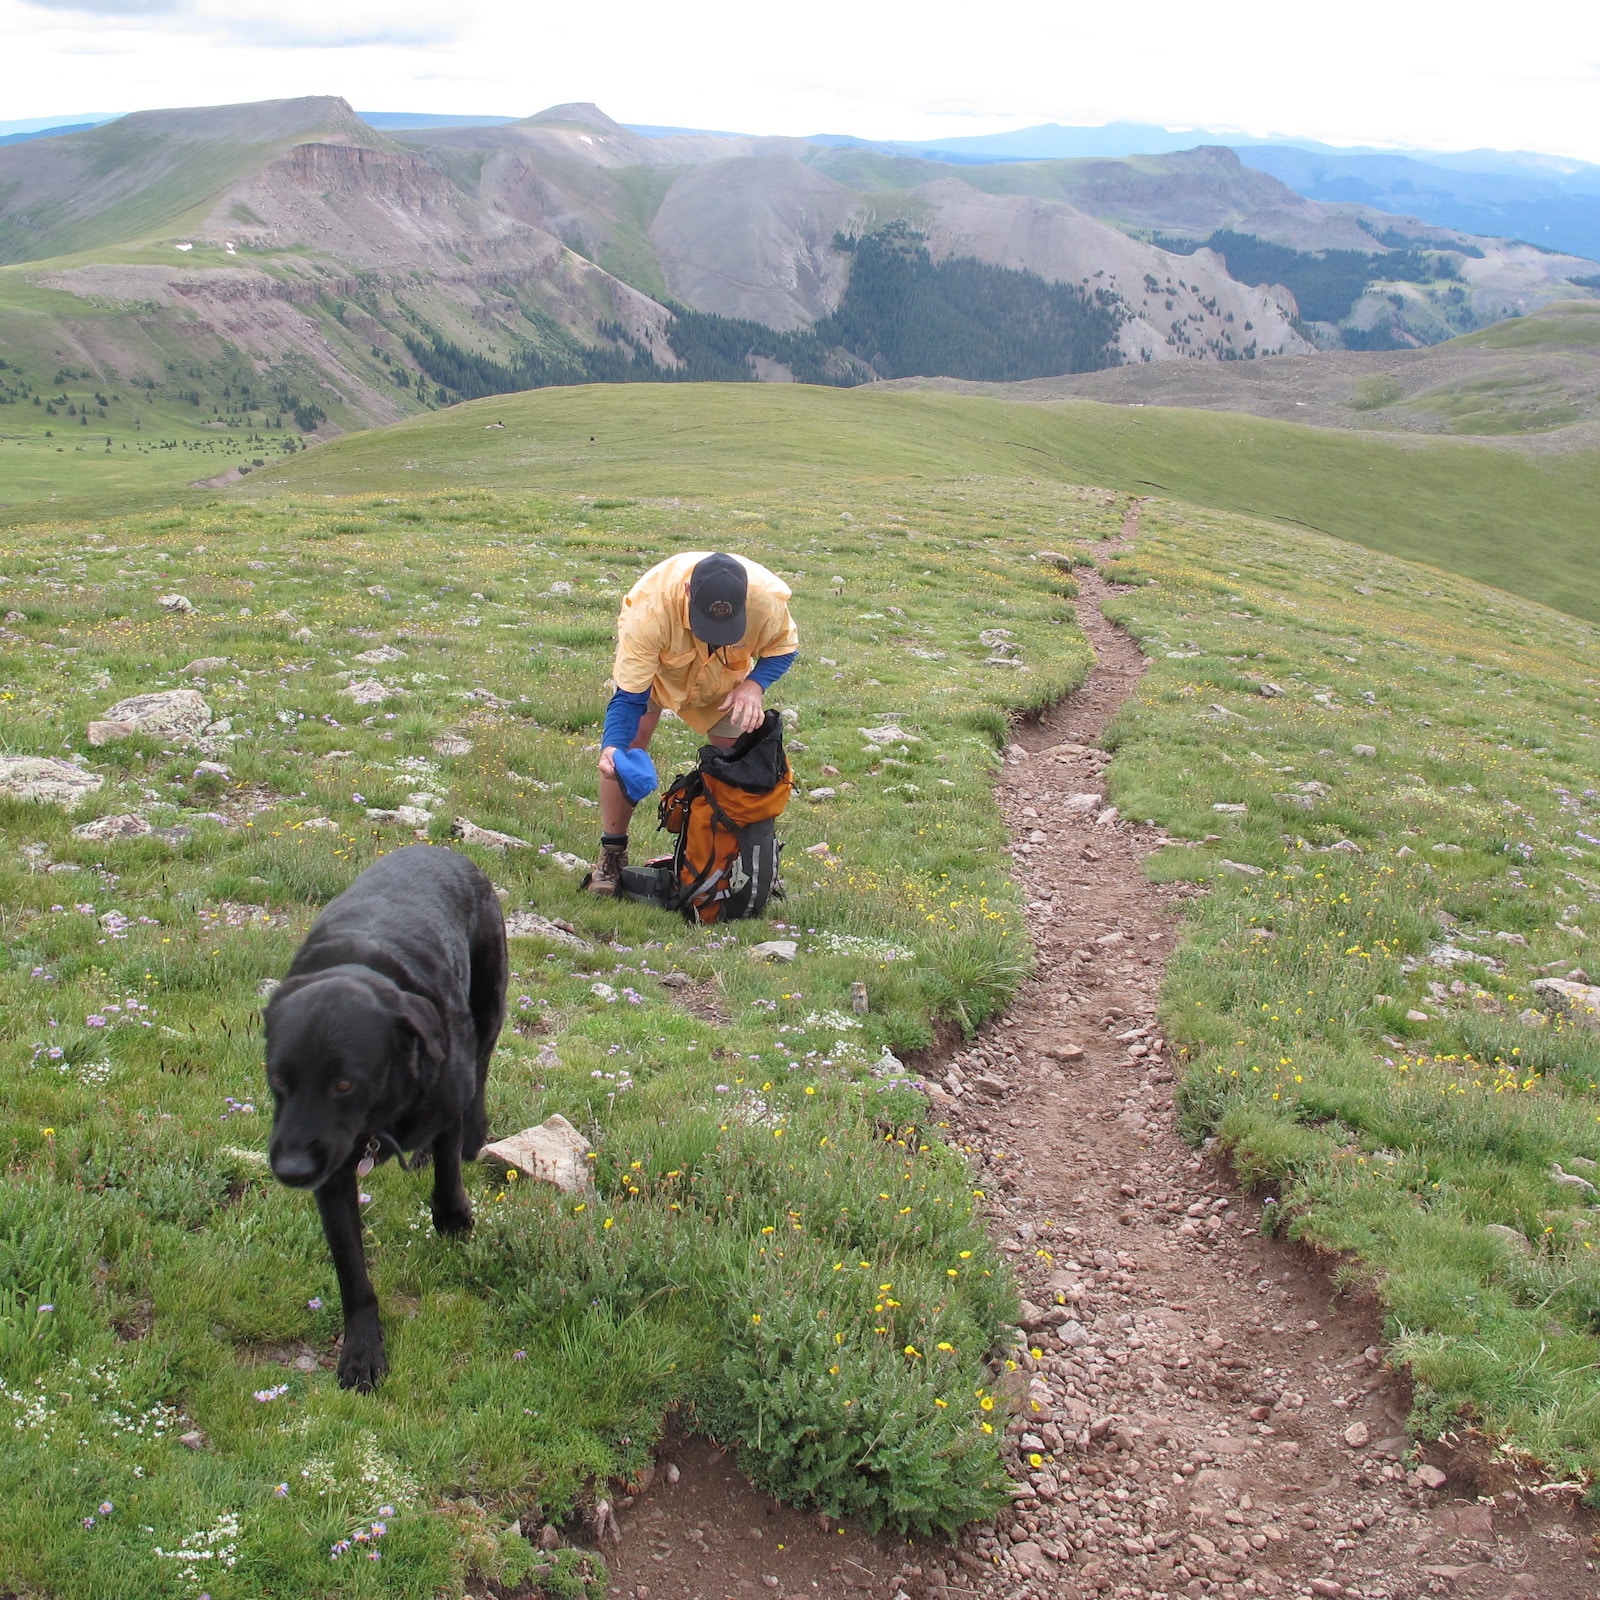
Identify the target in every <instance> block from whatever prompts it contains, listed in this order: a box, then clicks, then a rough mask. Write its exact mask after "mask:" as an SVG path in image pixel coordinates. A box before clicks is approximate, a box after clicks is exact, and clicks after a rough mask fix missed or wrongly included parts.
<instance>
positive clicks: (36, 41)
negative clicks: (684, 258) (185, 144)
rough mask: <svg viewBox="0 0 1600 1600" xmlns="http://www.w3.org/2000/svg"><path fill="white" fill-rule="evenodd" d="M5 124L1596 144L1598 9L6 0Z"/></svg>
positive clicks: (1462, 145)
mask: <svg viewBox="0 0 1600 1600" xmlns="http://www.w3.org/2000/svg"><path fill="white" fill-rule="evenodd" d="M0 41H3V42H4V50H5V56H4V59H5V64H6V71H5V73H4V80H3V96H4V98H3V99H0V119H6V120H9V119H17V118H23V117H39V116H54V115H57V114H65V113H72V112H85V111H134V110H143V109H149V108H151V107H156V106H179V105H216V104H224V103H227V102H230V101H238V100H261V99H271V98H278V97H281V96H288V95H303V94H337V95H343V96H344V97H345V98H346V99H347V100H349V101H350V102H351V103H352V104H353V105H355V106H357V107H358V108H360V109H362V110H371V111H430V112H476V113H491V112H492V113H497V114H501V115H507V116H525V115H528V114H530V113H531V112H534V111H537V110H541V109H543V108H544V107H545V106H548V105H553V104H556V103H559V102H561V101H566V100H592V101H595V102H596V103H597V104H599V105H600V106H601V107H602V108H603V109H604V110H606V111H607V112H609V113H610V114H611V115H612V116H614V117H616V118H617V119H618V120H619V121H622V122H636V123H668V124H675V125H680V126H693V127H704V128H718V129H731V130H737V131H740V132H750V133H786V134H808V133H819V132H832V133H855V134H860V135H863V136H865V137H869V138H911V139H926V138H932V137H936V136H939V135H943V136H946V137H949V136H951V135H958V134H971V133H992V132H997V131H1000V130H1002V129H1007V128H1017V127H1025V126H1028V125H1030V124H1034V123H1040V122H1070V123H1100V122H1105V121H1109V120H1122V119H1127V120H1134V121H1142V122H1155V123H1160V124H1162V125H1164V126H1167V127H1172V128H1183V127H1198V126H1204V127H1211V128H1219V129H1225V130H1228V131H1231V132H1235V133H1245V134H1258V135H1273V134H1291V135H1298V136H1300V137H1310V138H1318V139H1325V140H1327V141H1329V142H1331V143H1336V144H1337V143H1345V144H1354V143H1361V144H1392V145H1404V146H1418V147H1423V148H1432V149H1466V148H1472V147H1475V146H1480V145H1488V146H1494V147H1498V148H1500V149H1524V150H1544V151H1551V152H1554V153H1556V154H1560V155H1568V156H1575V157H1578V158H1580V159H1583V160H1588V161H1594V162H1600V3H1596V0H1547V3H1545V4H1542V5H1539V6H1529V7H1526V8H1518V9H1517V10H1515V11H1512V12H1493V13H1483V12H1478V11H1476V10H1475V8H1469V7H1463V6H1456V7H1447V6H1442V5H1439V4H1436V3H1435V4H1428V5H1424V4H1422V3H1421V0H1342V3H1340V4H1329V3H1326V0H1325V3H1323V4H1321V5H1316V6H1311V7H1306V6H1294V5H1285V4H1283V3H1282V0H1214V3H1212V4H1202V3H1198V0H1133V3H1129V0H1122V3H1120V4H1106V3H1104V0H1092V3H1086V0H998V3H994V4H990V5H971V4H966V5H963V6H961V7H959V8H957V7H954V6H947V5H944V4H942V3H934V4H925V5H923V6H921V7H918V6H914V5H910V4H906V3H904V0H902V3H889V0H809V3H808V4H805V5H790V6H774V5H762V4H759V3H754V0H688V3H687V4H684V3H679V4H677V5H669V4H663V3H661V0H655V3H651V4H643V3H640V0H608V3H606V4H604V5H596V4H593V3H590V4H581V3H580V4H563V5H551V4H548V3H542V0H531V3H530V0H432V3H423V0H0Z"/></svg>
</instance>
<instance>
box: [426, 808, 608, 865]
mask: <svg viewBox="0 0 1600 1600" xmlns="http://www.w3.org/2000/svg"><path fill="white" fill-rule="evenodd" d="M450 836H451V837H452V838H454V839H460V840H461V841H462V842H463V843H464V844H481V845H483V846H484V847H485V848H486V849H489V850H526V849H527V848H528V841H527V840H526V839H519V838H517V837H516V835H515V834H510V833H499V832H497V831H496V830H495V829H493V828H480V827H479V826H478V824H477V823H475V822H471V821H469V820H468V819H467V818H466V817H457V818H456V820H455V823H454V825H453V826H452V827H451V829H450ZM585 865H587V863H585Z"/></svg>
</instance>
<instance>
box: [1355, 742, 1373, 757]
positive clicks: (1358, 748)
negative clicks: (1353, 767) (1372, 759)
mask: <svg viewBox="0 0 1600 1600" xmlns="http://www.w3.org/2000/svg"><path fill="white" fill-rule="evenodd" d="M1377 753H1378V747H1377V746H1376V745H1375V744H1353V745H1351V746H1350V754H1351V755H1353V756H1375V755H1377Z"/></svg>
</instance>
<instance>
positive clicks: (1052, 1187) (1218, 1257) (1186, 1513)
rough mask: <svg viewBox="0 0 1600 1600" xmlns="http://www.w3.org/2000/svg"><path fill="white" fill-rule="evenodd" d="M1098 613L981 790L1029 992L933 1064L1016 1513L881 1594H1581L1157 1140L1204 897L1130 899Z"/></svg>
mask: <svg viewBox="0 0 1600 1600" xmlns="http://www.w3.org/2000/svg"><path fill="white" fill-rule="evenodd" d="M1124 531H1125V533H1133V532H1136V531H1137V524H1136V512H1130V516H1129V524H1128V525H1125V530H1124ZM1115 592H1116V591H1115V589H1114V588H1113V586H1112V585H1110V584H1108V583H1107V582H1106V581H1105V580H1104V579H1103V578H1102V577H1100V576H1099V575H1098V574H1090V575H1085V576H1084V577H1082V579H1081V593H1080V598H1079V601H1078V615H1079V622H1080V624H1081V626H1082V628H1083V630H1084V632H1085V634H1086V635H1087V636H1088V638H1089V640H1090V642H1091V644H1092V645H1093V647H1094V650H1095V653H1096V656H1097V659H1098V665H1097V666H1096V668H1095V670H1094V671H1093V673H1092V674H1091V675H1090V677H1089V679H1088V680H1087V682H1086V683H1085V684H1084V685H1083V687H1082V688H1081V689H1079V690H1078V691H1077V693H1075V694H1073V695H1071V696H1070V697H1068V699H1066V700H1065V701H1063V702H1062V703H1061V705H1059V706H1058V707H1056V708H1054V709H1053V710H1052V711H1051V712H1050V713H1048V714H1047V715H1046V716H1045V717H1043V718H1042V719H1041V720H1040V721H1039V722H1038V723H1036V724H1032V725H1028V726H1025V727H1023V728H1022V729H1020V730H1019V731H1018V734H1017V738H1016V743H1015V744H1013V745H1012V747H1011V748H1010V749H1009V751H1008V752H1007V758H1006V765H1005V768H1004V771H1003V773H1002V774H1001V777H1000V780H999V785H998V794H999V800H1000V804H1001V806H1002V809H1003V812H1004V815H1005V818H1006V821H1007V823H1008V825H1009V827H1010V830H1011V837H1012V846H1011V848H1012V853H1013V856H1014V858H1015V861H1016V868H1017V874H1018V877H1019V879H1020V881H1021V882H1022V884H1023V886H1024V888H1025V890H1026V892H1027V895H1028V917H1029V923H1030V927H1031V930H1032V933H1033V936H1034V940H1035V943H1036V947H1037V950H1038V954H1039V960H1038V971H1037V975H1036V977H1035V978H1034V979H1033V980H1032V981H1031V982H1030V983H1029V984H1028V985H1027V986H1026V987H1025V989H1024V990H1023V992H1022V993H1020V994H1019V995H1018V997H1017V1000H1016V1002H1015V1004H1014V1006H1013V1008H1012V1010H1011V1011H1010V1013H1009V1014H1008V1015H1007V1016H1006V1017H1005V1018H1003V1019H1002V1020H1001V1021H1000V1022H999V1023H998V1024H996V1025H995V1026H992V1027H990V1028H987V1029H985V1030H984V1032H983V1034H982V1035H981V1036H980V1037H979V1038H978V1039H977V1040H975V1041H974V1043H973V1044H972V1045H971V1046H970V1047H969V1048H967V1049H966V1050H963V1051H961V1052H960V1053H959V1054H957V1055H956V1056H955V1057H954V1058H953V1059H952V1060H951V1062H950V1064H949V1069H948V1073H947V1076H946V1077H945V1081H944V1085H943V1088H944V1091H945V1095H946V1098H945V1099H943V1100H942V1101H941V1102H940V1110H941V1112H942V1113H944V1114H945V1116H946V1118H947V1120H948V1121H949V1122H950V1124H951V1130H952V1133H953V1134H954V1135H956V1137H957V1141H958V1143H959V1144H960V1145H961V1146H962V1147H963V1148H964V1149H966V1150H967V1152H968V1154H969V1159H970V1160H971V1161H972V1162H973V1164H974V1169H975V1171H976V1172H977V1173H978V1174H980V1176H979V1178H978V1183H979V1184H980V1186H981V1187H983V1188H984V1190H985V1193H986V1195H987V1196H988V1203H989V1205H990V1207H991V1212H992V1220H993V1226H994V1229H995V1233H996V1237H997V1238H998V1240H999V1243H1000V1247H1001V1249H1002V1250H1004V1251H1006V1252H1007V1253H1008V1254H1009V1255H1010V1256H1011V1258H1012V1261H1013V1263H1014V1266H1015V1268H1016V1271H1017V1274H1018V1278H1019V1282H1020V1284H1021V1287H1022V1292H1023V1294H1024V1295H1025V1296H1026V1301H1025V1304H1024V1308H1023V1322H1024V1335H1025V1338H1024V1342H1023V1343H1022V1344H1021V1345H1020V1346H1019V1348H1018V1349H1017V1351H1016V1352H1015V1354H1014V1360H1015V1364H1016V1370H1015V1371H1014V1372H1011V1373H1009V1374H1008V1375H1007V1379H1006V1380H1005V1381H1006V1382H1008V1383H1009V1385H1010V1389H1011V1397H1012V1399H1013V1400H1014V1401H1016V1402H1017V1403H1018V1405H1019V1410H1018V1412H1017V1414H1016V1415H1015V1416H1014V1417H1013V1418H1012V1419H1011V1420H1010V1422H1009V1424H1008V1435H1009V1438H1008V1444H1007V1458H1008V1463H1009V1465H1010V1467H1011V1470H1012V1474H1013V1478H1014V1490H1013V1494H1014V1499H1013V1505H1012V1508H1011V1510H1010V1511H1009V1512H1008V1513H1007V1514H1006V1515H1004V1516H1003V1517H1002V1518H1001V1519H1000V1520H999V1523H998V1524H997V1525H996V1526H995V1527H994V1528H992V1529H983V1530H974V1531H972V1532H970V1533H969V1535H968V1536H967V1538H966V1539H965V1540H964V1541H963V1548H962V1549H961V1550H960V1551H959V1552H957V1553H956V1554H955V1556H954V1557H953V1558H950V1559H947V1560H944V1561H939V1560H929V1561H926V1562H924V1563H922V1564H921V1565H922V1570H921V1571H920V1572H917V1573H910V1572H908V1573H907V1574H906V1575H905V1576H906V1578H908V1579H910V1580H911V1581H909V1582H906V1583H905V1585H904V1586H905V1589H906V1591H907V1592H908V1593H911V1594H914V1595H915V1594H921V1595H929V1596H943V1595H946V1594H950V1595H957V1594H972V1593H978V1594H981V1595H984V1596H995V1597H999V1596H1005V1597H1008V1600H1021V1597H1037V1600H1073V1597H1074V1596H1077V1595H1089V1594H1111V1595H1114V1596H1118V1597H1124V1596H1125V1597H1135V1596H1138V1597H1151V1600H1160V1597H1176V1596H1179V1595H1183V1596H1198V1595H1217V1596H1219V1597H1220V1600H1243V1597H1246V1596H1253V1595H1295V1596H1339V1595H1348V1596H1352V1597H1363V1600H1411V1597H1413V1596H1417V1595H1421V1594H1426V1593H1441V1594H1442V1593H1447V1592H1450V1593H1459V1594H1470V1595H1481V1596H1484V1597H1492V1600H1501V1597H1509V1596H1519V1595H1534V1594H1537V1595H1540V1596H1546V1595H1549V1596H1569V1595H1570V1596H1578V1595H1586V1596H1587V1595H1593V1594H1594V1592H1595V1588H1594V1583H1595V1580H1594V1577H1593V1575H1592V1573H1591V1572H1590V1571H1588V1570H1586V1569H1587V1568H1588V1567H1589V1566H1590V1563H1589V1561H1588V1560H1587V1558H1588V1557H1590V1556H1591V1555H1592V1553H1593V1552H1592V1551H1591V1550H1590V1549H1589V1547H1588V1545H1589V1541H1588V1539H1587V1536H1586V1534H1584V1532H1583V1527H1582V1525H1581V1524H1579V1523H1576V1522H1572V1523H1570V1525H1569V1518H1570V1500H1569V1501H1568V1502H1567V1509H1566V1510H1560V1509H1557V1508H1555V1507H1548V1508H1547V1507H1545V1506H1543V1505H1541V1504H1539V1503H1538V1502H1537V1500H1536V1499H1535V1498H1534V1497H1532V1496H1529V1495H1525V1494H1524V1493H1523V1492H1521V1491H1520V1490H1519V1489H1517V1488H1516V1487H1515V1486H1509V1487H1502V1491H1501V1493H1500V1494H1499V1496H1498V1497H1496V1496H1495V1495H1493V1494H1490V1493H1488V1492H1487V1491H1488V1490H1489V1489H1490V1488H1491V1487H1494V1486H1493V1485H1491V1484H1489V1483H1488V1482H1486V1481H1484V1479H1483V1469H1484V1467H1485V1465H1486V1452H1484V1451H1483V1450H1482V1449H1481V1447H1475V1446H1474V1445H1473V1444H1471V1443H1470V1442H1463V1444H1462V1446H1461V1447H1458V1448H1453V1449H1451V1450H1447V1451H1442V1452H1441V1451H1438V1450H1435V1451H1434V1452H1433V1453H1432V1454H1431V1455H1430V1456H1429V1458H1428V1460H1427V1461H1426V1462H1422V1463H1419V1460H1418V1458H1417V1456H1416V1455H1415V1453H1414V1452H1413V1449H1412V1441H1411V1440H1410V1438H1409V1437H1408V1436H1407V1434H1406V1430H1405V1422H1406V1417H1407V1415H1408V1412H1409V1409H1410V1407H1409V1393H1408V1391H1407V1389H1406V1386H1405V1385H1404V1383H1403V1381H1402V1380H1401V1379H1400V1378H1398V1377H1397V1376H1396V1375H1394V1374H1392V1373H1390V1372H1388V1371H1387V1370H1386V1369H1385V1368H1384V1366H1383V1364H1382V1354H1381V1351H1380V1349H1379V1347H1378V1344H1377V1340H1378V1336H1379V1319H1378V1315H1377V1311H1376V1308H1375V1307H1374V1306H1373V1304H1372V1303H1371V1301H1370V1300H1368V1299H1366V1298H1360V1297H1351V1296H1347V1295H1344V1294H1341V1293H1338V1292H1337V1291H1336V1290H1335V1289H1334V1288H1333V1287H1332V1284H1331V1280H1330V1277H1329V1275H1328V1273H1327V1272H1325V1271H1324V1270H1323V1269H1322V1268H1321V1267H1320V1266H1319V1265H1318V1264H1317V1263H1316V1262H1314V1261H1311V1260H1309V1259H1308V1258H1307V1257H1306V1256H1304V1255H1303V1254H1302V1253H1301V1252H1299V1251H1297V1250H1295V1249H1294V1248H1293V1247H1288V1246H1283V1245H1280V1244H1278V1243H1277V1242H1275V1241H1274V1240H1272V1239H1270V1238H1264V1237H1263V1236H1262V1233H1261V1210H1262V1205H1261V1203H1260V1202H1258V1201H1257V1200H1255V1199H1252V1198H1250V1197H1247V1196H1245V1195H1242V1194H1241V1193H1240V1192H1239V1190H1238V1188H1237V1186H1236V1184H1235V1183H1234V1182H1233V1180H1232V1177H1231V1175H1230V1173H1229V1172H1228V1171H1227V1170H1226V1168H1225V1167H1224V1166H1223V1165H1222V1163H1221V1162H1219V1161H1217V1160H1215V1159H1213V1157H1212V1155H1211V1153H1210V1151H1209V1150H1206V1149H1202V1150H1198V1151H1197V1150H1196V1149H1194V1148H1193V1147H1192V1146H1191V1145H1189V1144H1187V1143H1186V1142H1185V1141H1184V1140H1183V1139H1182V1138H1181V1137H1180V1135H1179V1134H1178V1132H1177V1130H1176V1127H1175V1111H1174V1092H1175V1088H1176V1079H1177V1077H1178V1076H1179V1075H1180V1074H1181V1064H1180V1063H1178V1062H1177V1061H1175V1060H1174V1051H1173V1050H1172V1047H1171V1046H1170V1045H1169V1044H1168V1042H1167V1040H1166V1039H1165V1038H1164V1037H1163V1036H1162V1032H1161V1028H1160V1024H1159V1022H1158V1018H1157V1010H1158V1005H1159V1001H1160V995H1161V984H1162V976H1163V972H1164V968H1165V963H1166V959H1167V957H1168V955H1169V954H1170V953H1171V951H1172V949H1173V948H1174V946H1175V944H1176V942H1177V936H1178V932H1179V907H1180V905H1181V902H1182V900H1183V899H1184V898H1185V897H1187V896H1192V895H1194V894H1196V893H1198V892H1201V891H1198V890H1197V889H1196V888H1194V887H1193V886H1192V885H1188V884H1175V885H1166V886H1157V885H1155V884H1152V883H1151V882H1150V880H1149V879H1148V877H1147V876H1146V875H1145V872H1144V867H1143V864H1144V861H1145V858H1146V857H1147V856H1148V855H1150V854H1151V852H1152V851H1154V850H1156V849H1159V848H1160V847H1161V846H1162V845H1163V844H1164V843H1166V842H1168V841H1167V839H1166V837H1165V836H1164V835H1163V834H1162V833H1161V832H1160V830H1158V829H1156V828H1154V827H1151V826H1145V825H1141V824H1139V823H1137V822H1136V821H1130V820H1127V819H1123V818H1120V817H1119V816H1117V814H1116V812H1115V809H1114V808H1113V807H1111V805H1110V802H1109V798H1108V796H1107V792H1106V784H1105V778H1104V773H1105V769H1106V767H1107V766H1108V765H1109V763H1110V760H1111V757H1110V755H1109V754H1108V753H1107V752H1106V751H1105V750H1104V749H1103V748H1102V746H1101V741H1102V740H1103V738H1104V735H1105V732H1106V729H1107V727H1108V725H1109V724H1110V722H1111V720H1112V718H1113V717H1114V716H1115V714H1116V713H1117V711H1118V710H1119V709H1120V708H1121V707H1122V705H1123V704H1124V702H1125V701H1126V700H1127V699H1128V698H1129V696H1130V695H1132V694H1133V693H1134V692H1135V691H1136V689H1137V686H1138V683H1139V680H1140V678H1141V676H1142V675H1143V673H1144V671H1145V668H1146V665H1147V663H1146V662H1145V660H1144V658H1143V656H1142V655H1141V653H1140V651H1139V648H1138V646H1137V645H1136V644H1135V642H1134V641H1133V640H1132V639H1131V638H1130V637H1128V635H1127V634H1125V633H1123V632H1122V631H1121V630H1120V629H1118V628H1116V627H1114V626H1113V625H1112V624H1111V623H1109V622H1107V621H1106V619H1105V618H1104V616H1103V615H1102V613H1101V607H1102V604H1103V602H1104V601H1105V600H1106V599H1107V598H1108V596H1110V595H1111V594H1113V593H1115Z"/></svg>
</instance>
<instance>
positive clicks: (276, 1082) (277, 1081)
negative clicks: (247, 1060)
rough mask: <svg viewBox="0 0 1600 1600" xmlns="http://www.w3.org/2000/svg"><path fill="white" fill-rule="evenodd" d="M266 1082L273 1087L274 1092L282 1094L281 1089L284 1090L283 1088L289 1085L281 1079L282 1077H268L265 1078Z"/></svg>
mask: <svg viewBox="0 0 1600 1600" xmlns="http://www.w3.org/2000/svg"><path fill="white" fill-rule="evenodd" d="M267 1083H268V1084H269V1085H270V1086H271V1088H273V1089H274V1090H275V1091H276V1092H277V1093H278V1094H282V1093H283V1091H284V1090H285V1089H287V1088H288V1087H289V1086H288V1084H286V1083H285V1082H284V1081H283V1079H282V1078H268V1079H267Z"/></svg>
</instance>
